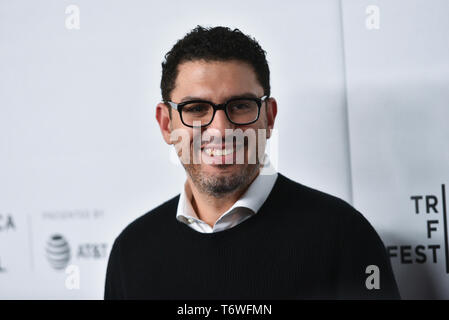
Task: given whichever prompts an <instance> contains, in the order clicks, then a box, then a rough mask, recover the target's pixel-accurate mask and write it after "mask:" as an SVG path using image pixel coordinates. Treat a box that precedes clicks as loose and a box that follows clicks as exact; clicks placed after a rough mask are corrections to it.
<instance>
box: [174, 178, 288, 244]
mask: <svg viewBox="0 0 449 320" xmlns="http://www.w3.org/2000/svg"><path fill="white" fill-rule="evenodd" d="M285 179H286V178H285V177H284V176H283V175H282V174H280V173H278V177H277V179H276V182H275V184H274V186H273V188H272V190H271V192H270V194H269V195H268V197H267V199H266V200H265V202H264V203H263V204H262V206H261V207H260V209H259V211H258V212H257V214H255V215H254V216H252V217H250V218H248V219H246V220H244V221H242V222H240V223H239V224H238V225H236V226H233V227H232V228H230V229H226V230H222V231H217V232H212V233H203V232H199V231H196V230H194V229H192V228H190V227H189V226H188V225H186V224H184V223H182V222H180V221H178V220H177V219H176V216H173V215H170V221H171V222H172V223H175V225H176V228H177V229H178V230H179V231H180V232H183V233H185V234H191V235H192V236H193V237H197V238H200V239H213V238H220V237H227V236H228V235H232V234H234V233H238V232H240V231H241V230H243V231H242V232H244V230H245V229H248V228H250V227H251V225H253V224H254V223H256V222H257V221H259V220H260V219H265V218H266V216H267V215H270V214H274V211H275V210H270V209H271V208H272V207H273V206H275V204H274V201H275V200H276V199H277V196H278V195H279V194H280V191H281V190H280V187H281V186H280V185H281V184H282V183H285ZM179 197H180V196H179V195H178V196H177V197H176V199H177V200H176V201H174V202H173V206H174V208H175V209H174V210H175V211H176V208H177V205H178V202H179ZM171 211H172V210H171Z"/></svg>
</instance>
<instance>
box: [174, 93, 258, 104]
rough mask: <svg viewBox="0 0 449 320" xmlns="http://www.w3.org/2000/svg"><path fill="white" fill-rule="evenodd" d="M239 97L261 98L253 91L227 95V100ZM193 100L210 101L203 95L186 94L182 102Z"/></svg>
mask: <svg viewBox="0 0 449 320" xmlns="http://www.w3.org/2000/svg"><path fill="white" fill-rule="evenodd" d="M237 98H259V97H258V96H257V95H255V94H254V93H252V92H245V93H242V94H237V95H232V96H229V97H226V99H225V101H229V100H231V99H237ZM191 100H203V101H210V100H208V99H204V98H201V97H195V96H186V97H184V98H182V99H181V102H185V101H191Z"/></svg>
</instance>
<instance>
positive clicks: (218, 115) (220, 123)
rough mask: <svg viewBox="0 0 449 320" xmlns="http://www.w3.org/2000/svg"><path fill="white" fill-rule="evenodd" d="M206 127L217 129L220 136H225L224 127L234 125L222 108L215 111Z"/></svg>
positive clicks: (227, 127) (232, 126)
mask: <svg viewBox="0 0 449 320" xmlns="http://www.w3.org/2000/svg"><path fill="white" fill-rule="evenodd" d="M207 128H208V129H215V130H218V131H219V132H220V134H221V136H222V137H223V138H224V137H225V136H226V132H225V130H226V129H233V128H234V125H233V124H232V123H231V122H229V119H228V117H226V113H225V111H224V110H217V111H216V112H215V116H214V119H213V120H212V122H211V124H210V125H208V126H207Z"/></svg>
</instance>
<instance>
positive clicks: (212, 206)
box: [187, 171, 259, 227]
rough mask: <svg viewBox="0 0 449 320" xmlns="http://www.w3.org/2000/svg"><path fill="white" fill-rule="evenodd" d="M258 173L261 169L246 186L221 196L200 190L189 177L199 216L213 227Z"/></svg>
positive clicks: (194, 205) (193, 202)
mask: <svg viewBox="0 0 449 320" xmlns="http://www.w3.org/2000/svg"><path fill="white" fill-rule="evenodd" d="M258 175H259V171H257V172H256V174H255V175H254V177H252V178H251V180H250V182H249V183H248V184H247V185H246V186H243V187H242V188H239V189H238V190H236V191H234V192H231V193H228V194H223V196H222V197H220V198H217V197H214V196H212V195H210V194H207V193H204V192H201V191H199V190H198V189H197V188H196V187H195V185H194V183H193V182H192V180H191V179H190V177H188V178H187V187H188V188H190V190H191V192H192V199H191V203H192V207H193V209H194V210H195V213H196V214H197V216H198V218H199V219H201V220H202V221H204V222H205V223H207V224H208V225H210V226H211V227H213V226H214V225H215V223H216V222H217V220H218V219H219V218H220V216H221V215H222V214H223V213H224V212H226V211H227V210H229V208H231V207H232V206H233V204H234V203H236V202H237V200H238V199H240V197H241V196H242V195H243V194H244V193H245V192H246V190H247V189H248V187H249V186H250V185H251V183H252V182H253V181H254V179H255V178H256V177H257V176H258Z"/></svg>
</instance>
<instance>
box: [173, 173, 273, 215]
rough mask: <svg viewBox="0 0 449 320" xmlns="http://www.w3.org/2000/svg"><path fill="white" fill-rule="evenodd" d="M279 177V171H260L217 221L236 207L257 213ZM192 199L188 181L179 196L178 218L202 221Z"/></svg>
mask: <svg viewBox="0 0 449 320" xmlns="http://www.w3.org/2000/svg"><path fill="white" fill-rule="evenodd" d="M277 177H278V173H277V172H276V171H274V172H270V173H269V174H261V173H259V174H258V175H257V177H256V178H255V179H254V181H253V182H252V183H251V184H250V186H249V187H248V189H247V190H246V191H245V193H244V194H243V195H242V196H241V197H240V199H238V200H237V201H236V202H235V203H234V204H233V205H232V207H231V208H229V209H228V210H227V211H226V212H224V213H223V214H222V215H221V216H220V218H219V219H218V220H217V221H220V220H221V219H222V218H223V217H224V216H226V215H227V214H228V213H229V212H231V211H232V210H233V209H234V208H236V207H245V208H248V209H251V211H252V212H253V213H254V214H255V213H257V212H258V211H259V209H260V207H261V206H262V204H263V203H264V202H265V200H266V199H267V198H268V195H269V194H270V192H271V190H272V189H273V186H274V183H275V182H276V179H277ZM191 199H192V193H191V191H190V188H188V186H187V181H186V182H185V184H184V188H183V190H182V192H181V195H180V197H179V202H178V209H177V212H176V218H177V219H178V220H180V221H183V222H185V221H186V220H189V219H193V220H197V221H201V220H200V219H199V218H198V215H197V214H196V212H195V210H194V209H193V207H192V203H191Z"/></svg>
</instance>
